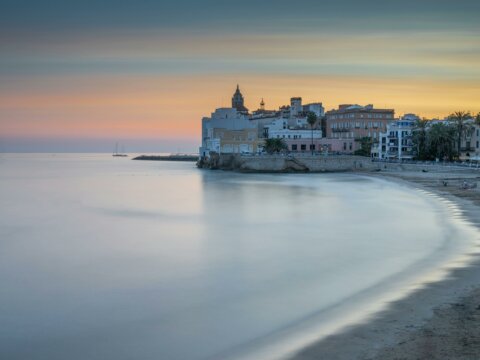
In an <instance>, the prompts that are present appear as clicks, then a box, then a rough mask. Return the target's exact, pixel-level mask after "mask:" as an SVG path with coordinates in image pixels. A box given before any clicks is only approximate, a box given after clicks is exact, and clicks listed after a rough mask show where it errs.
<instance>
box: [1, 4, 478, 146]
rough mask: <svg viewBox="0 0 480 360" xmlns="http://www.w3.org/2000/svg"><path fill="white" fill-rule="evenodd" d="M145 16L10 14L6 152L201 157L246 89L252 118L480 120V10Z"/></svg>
mask: <svg viewBox="0 0 480 360" xmlns="http://www.w3.org/2000/svg"><path fill="white" fill-rule="evenodd" d="M26 3H28V1H27V2H26ZM358 3H361V5H362V6H360V5H359V4H358ZM62 4H63V5H62ZM115 4H116V5H115ZM119 4H120V5H119ZM136 4H137V5H135V4H134V3H133V2H129V1H119V2H116V3H115V2H113V1H106V2H104V3H102V4H101V5H98V4H97V5H95V3H93V2H92V3H90V2H88V1H87V2H85V4H83V5H79V4H76V5H75V6H67V5H65V4H64V3H60V2H58V1H54V0H50V1H46V2H45V3H42V4H38V3H34V2H31V4H30V5H31V6H29V7H25V4H23V6H24V7H23V8H21V7H20V5H19V4H18V3H17V2H13V1H11V2H10V1H7V5H6V9H5V10H6V11H5V12H4V13H3V14H2V15H0V17H1V18H0V20H3V21H0V24H2V25H1V26H0V34H1V35H0V151H111V149H112V146H113V145H112V144H114V143H115V142H116V141H120V142H122V143H124V144H125V145H126V146H127V147H129V150H131V151H137V150H138V151H158V152H160V151H177V150H182V151H196V150H197V147H198V145H199V143H200V120H201V118H202V116H208V115H209V114H210V113H211V112H212V111H213V110H214V109H215V108H216V107H221V106H229V105H230V100H231V96H232V94H233V92H234V90H235V87H236V84H237V83H238V84H240V88H241V90H242V93H243V94H244V96H245V101H246V105H247V107H248V108H249V109H250V110H254V109H257V108H258V106H259V103H260V100H261V98H264V100H265V102H266V107H267V108H278V107H279V106H280V105H284V104H287V103H288V102H289V99H290V97H292V96H301V97H302V98H303V99H304V101H305V102H310V101H312V102H313V101H315V102H317V101H318V102H323V104H324V106H325V108H326V110H330V109H332V108H335V107H337V106H338V105H339V104H341V103H358V104H370V103H372V104H374V105H375V106H376V107H387V108H394V109H395V111H396V114H397V115H398V116H399V115H402V114H404V113H406V112H413V113H416V114H418V115H420V116H422V117H429V118H431V117H444V116H446V115H448V114H449V113H451V112H453V111H456V110H468V111H471V112H473V113H477V112H479V111H480V81H479V80H480V36H479V35H480V31H479V30H480V26H479V24H478V21H477V19H476V16H474V15H475V14H478V13H479V11H480V6H479V5H478V4H477V2H474V1H459V2H456V3H455V4H456V5H455V6H453V5H452V4H453V3H452V2H447V1H430V0H426V1H424V2H418V1H416V2H414V1H404V2H402V4H396V3H395V2H389V1H386V2H385V4H383V5H381V6H379V5H378V4H376V3H375V2H373V1H363V2H362V1H360V2H354V1H353V0H352V1H347V0H342V1H336V2H330V1H323V2H322V1H318V2H313V1H299V2H297V4H296V6H295V7H294V8H293V9H292V8H291V6H292V5H291V4H290V2H286V1H283V0H282V1H278V2H275V4H276V6H269V5H268V3H267V4H260V5H258V4H256V3H255V2H253V1H244V2H242V3H241V5H242V6H241V9H238V8H237V9H235V8H234V7H235V6H240V5H238V4H233V5H228V4H223V3H221V2H218V1H205V2H202V4H201V5H199V4H198V2H192V1H184V0H182V1H179V2H176V3H175V4H173V3H169V4H163V3H162V2H152V1H139V2H137V3H136ZM49 6H50V7H49ZM25 9H28V11H27V10H25ZM185 9H189V10H188V13H185V11H186V10H185ZM103 15H104V16H103Z"/></svg>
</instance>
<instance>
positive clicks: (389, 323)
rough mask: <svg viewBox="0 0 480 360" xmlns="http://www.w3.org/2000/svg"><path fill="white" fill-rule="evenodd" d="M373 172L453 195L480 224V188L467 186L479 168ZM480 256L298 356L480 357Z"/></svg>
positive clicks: (303, 359)
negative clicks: (441, 170) (442, 278)
mask: <svg viewBox="0 0 480 360" xmlns="http://www.w3.org/2000/svg"><path fill="white" fill-rule="evenodd" d="M372 176H375V177H383V178H386V179H389V180H391V181H395V182H401V183H408V184H410V185H412V186H415V187H417V188H419V189H421V190H424V191H428V192H431V193H434V194H436V195H438V196H440V197H442V198H444V199H447V200H449V201H452V202H454V203H455V204H457V206H458V208H459V209H461V215H460V216H461V217H462V218H464V219H465V220H466V221H468V222H470V223H472V224H474V225H475V226H476V227H477V228H480V189H479V188H478V187H477V188H475V189H468V190H465V189H462V185H463V183H464V181H465V180H466V181H467V183H475V182H477V183H478V181H479V180H480V173H479V172H478V171H465V170H458V171H456V170H453V171H448V172H430V171H428V172H422V171H401V170H397V171H395V170H389V171H381V172H378V173H375V174H374V175H372ZM477 247H478V245H477ZM475 258H476V256H475V255H473V256H472V259H471V260H470V263H469V266H467V267H465V266H458V267H457V268H454V269H452V270H451V271H450V274H449V276H448V277H447V278H446V279H445V280H442V281H439V282H432V283H431V284H429V285H428V286H426V287H423V288H421V289H420V290H417V291H415V292H413V293H412V294H411V295H409V296H408V297H406V298H404V299H402V300H399V301H396V302H393V303H391V304H390V306H389V307H388V309H387V310H385V311H383V312H381V313H378V314H377V315H375V316H374V317H373V318H370V320H369V321H367V322H365V323H363V324H360V325H357V326H353V327H350V328H347V329H344V331H342V332H341V333H337V334H335V335H332V336H329V337H327V338H324V339H322V340H321V341H319V342H317V343H315V344H313V345H311V346H309V347H307V348H305V349H303V350H302V351H300V352H298V353H297V354H296V355H295V356H293V359H297V360H312V359H332V360H341V359H361V360H366V359H370V360H380V359H397V360H400V359H402V360H410V359H411V360H413V359H438V360H440V359H442V360H444V359H459V360H460V359H461V360H467V359H468V360H474V359H479V358H480V261H479V260H476V259H475Z"/></svg>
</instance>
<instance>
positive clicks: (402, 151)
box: [372, 114, 419, 160]
mask: <svg viewBox="0 0 480 360" xmlns="http://www.w3.org/2000/svg"><path fill="white" fill-rule="evenodd" d="M418 119H419V117H418V116H417V115H414V114H405V115H404V116H403V117H401V118H400V119H398V120H394V121H391V122H389V123H388V124H387V131H386V132H385V133H380V134H379V138H378V143H376V144H375V145H374V146H373V147H372V157H375V158H378V159H395V160H410V159H413V156H414V154H413V139H412V136H413V129H414V128H415V123H416V121H417V120H418Z"/></svg>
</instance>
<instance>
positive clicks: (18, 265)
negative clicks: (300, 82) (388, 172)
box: [0, 154, 474, 360]
mask: <svg viewBox="0 0 480 360" xmlns="http://www.w3.org/2000/svg"><path fill="white" fill-rule="evenodd" d="M0 199H1V204H0V324H1V327H0V358H2V359H49V360H54V359H62V360H63V359H69V360H74V359H82V360H84V359H89V360H92V359H102V360H105V359H115V360H121V359H169V360H176V359H179V360H180V359H181V360H184V359H210V358H213V359H217V358H218V359H223V358H229V357H252V358H268V357H271V358H277V357H279V356H280V355H283V354H286V353H288V351H292V350H295V349H296V347H299V346H303V345H305V344H306V343H307V342H308V341H311V340H313V339H315V338H318V337H320V336H322V335H325V334H329V333H331V332H333V331H335V330H338V328H339V327H340V326H342V325H348V324H351V323H353V322H355V321H359V320H361V319H362V318H363V316H365V315H366V314H368V313H370V312H371V311H375V309H378V308H380V307H381V306H382V304H383V305H384V304H385V303H386V302H387V301H388V300H389V299H391V298H392V297H398V296H402V295H404V294H406V293H407V292H408V291H411V290H412V289H413V288H415V287H416V286H419V284H421V283H422V282H424V281H427V280H429V279H430V280H431V279H432V276H434V275H432V274H433V273H434V272H435V271H436V269H438V268H439V266H440V264H442V263H445V262H447V261H454V260H455V259H456V254H460V253H463V252H465V251H466V250H467V249H468V246H469V244H471V241H472V238H473V237H474V235H473V234H474V230H473V229H472V228H470V227H469V226H468V225H466V224H464V223H462V222H461V221H459V220H458V219H456V218H455V217H454V216H452V212H451V210H452V205H449V204H448V203H447V204H445V203H442V202H440V201H439V200H438V199H436V198H435V197H432V196H429V195H428V194H425V193H421V192H419V191H417V190H413V189H410V188H408V187H404V186H400V185H397V184H394V183H389V182H386V181H383V180H378V179H371V178H368V177H362V176H355V175H348V174H330V175H328V174H318V175H314V174H304V175H300V174H292V175H254V174H235V173H229V172H212V171H200V170H197V169H196V168H195V167H194V164H193V163H173V162H143V161H131V160H130V159H124V158H118V159H117V158H113V157H112V156H110V155H82V154H69V155H65V154H56V155H49V154H37V155H31V154H23V155H20V154H2V155H0ZM449 207H450V208H449ZM259 354H261V355H259Z"/></svg>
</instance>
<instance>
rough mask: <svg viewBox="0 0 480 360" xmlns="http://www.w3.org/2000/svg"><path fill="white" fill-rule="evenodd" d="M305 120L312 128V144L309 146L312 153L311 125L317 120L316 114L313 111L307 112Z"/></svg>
mask: <svg viewBox="0 0 480 360" xmlns="http://www.w3.org/2000/svg"><path fill="white" fill-rule="evenodd" d="M307 122H308V124H309V125H310V129H311V130H312V144H311V145H310V148H311V150H312V155H313V125H315V123H316V122H317V115H316V114H315V113H314V112H311V111H310V112H309V113H308V115H307Z"/></svg>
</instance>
